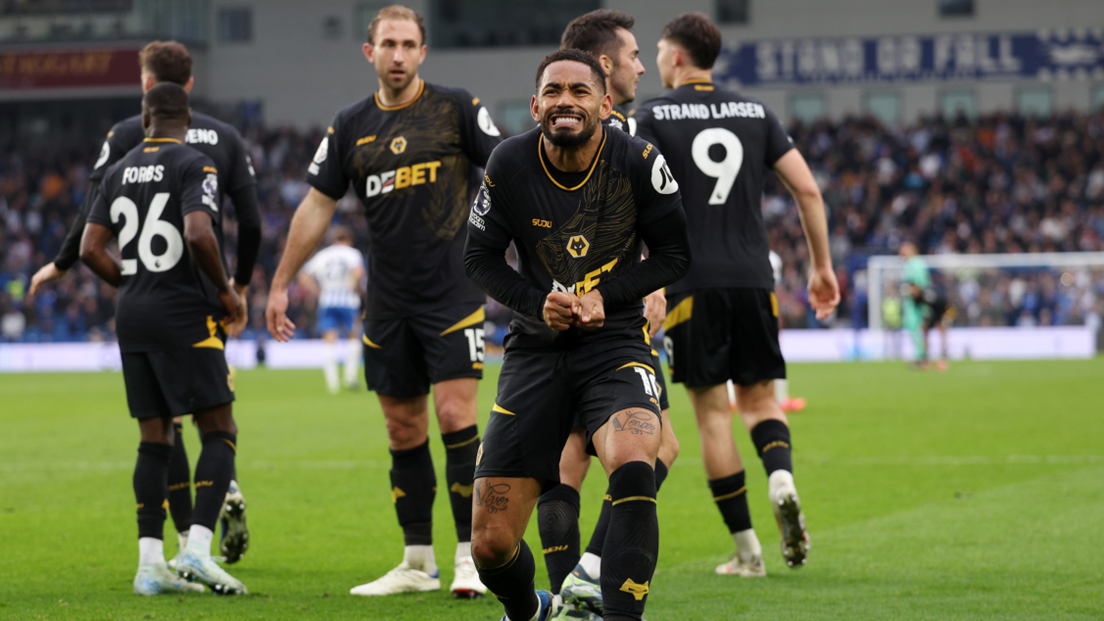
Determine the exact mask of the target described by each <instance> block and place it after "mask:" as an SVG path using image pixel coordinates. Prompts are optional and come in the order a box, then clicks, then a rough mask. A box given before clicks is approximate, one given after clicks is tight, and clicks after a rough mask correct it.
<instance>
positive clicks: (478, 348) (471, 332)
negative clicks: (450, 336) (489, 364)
mask: <svg viewBox="0 0 1104 621" xmlns="http://www.w3.org/2000/svg"><path fill="white" fill-rule="evenodd" d="M464 336H466V337H467V338H468V355H469V356H471V361H472V362H483V328H468V329H466V330H464Z"/></svg>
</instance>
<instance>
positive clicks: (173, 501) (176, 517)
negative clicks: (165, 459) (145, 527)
mask: <svg viewBox="0 0 1104 621" xmlns="http://www.w3.org/2000/svg"><path fill="white" fill-rule="evenodd" d="M173 431H175V432H176V434H175V435H176V439H175V441H174V442H173V452H172V461H170V462H169V513H170V514H171V515H172V520H173V526H175V527H176V532H178V533H187V532H188V529H189V528H191V527H192V471H191V468H190V467H189V466H188V452H187V451H186V450H185V449H184V436H183V433H184V426H183V425H181V424H180V423H174V424H173Z"/></svg>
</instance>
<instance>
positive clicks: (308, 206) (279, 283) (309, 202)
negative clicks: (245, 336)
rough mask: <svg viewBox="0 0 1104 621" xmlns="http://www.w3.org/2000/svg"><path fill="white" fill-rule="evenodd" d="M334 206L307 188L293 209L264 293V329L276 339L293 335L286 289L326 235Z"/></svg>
mask: <svg viewBox="0 0 1104 621" xmlns="http://www.w3.org/2000/svg"><path fill="white" fill-rule="evenodd" d="M335 209H337V200H336V199H333V198H330V197H329V196H326V195H325V194H323V193H322V192H319V191H318V190H317V189H315V188H311V189H310V192H308V193H307V196H306V198H304V199H303V202H301V203H299V208H298V209H296V210H295V217H293V218H292V219H291V230H289V231H288V240H287V245H286V246H284V256H283V257H281V258H280V265H279V266H278V267H277V268H276V274H275V276H273V277H272V288H271V289H269V292H268V307H267V308H266V309H265V320H266V321H267V323H268V331H269V333H270V334H272V338H274V339H276V340H277V341H281V342H286V341H287V340H289V339H290V338H291V337H293V336H294V335H295V324H294V323H292V322H291V320H290V319H288V316H287V308H288V297H287V288H288V285H289V284H291V280H292V279H293V278H295V275H296V274H298V273H299V270H300V269H301V268H302V267H303V263H306V261H307V257H308V256H310V253H311V251H312V250H314V248H315V246H317V245H318V242H319V241H321V240H322V236H323V235H325V234H326V229H327V228H328V227H329V226H330V220H331V219H332V218H333V214H334V210H335Z"/></svg>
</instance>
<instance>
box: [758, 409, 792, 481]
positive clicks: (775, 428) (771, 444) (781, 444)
mask: <svg viewBox="0 0 1104 621" xmlns="http://www.w3.org/2000/svg"><path fill="white" fill-rule="evenodd" d="M751 441H752V442H754V443H755V450H756V451H758V453H759V459H762V460H763V467H764V468H765V469H766V470H767V476H768V477H769V476H770V475H771V473H772V472H774V471H775V470H785V471H786V472H793V458H792V456H791V452H790V428H789V427H787V426H786V423H784V422H782V421H780V420H775V419H773V418H769V419H767V420H765V421H763V422H761V423H759V424H758V425H756V426H755V427H754V428H753V429H752V430H751Z"/></svg>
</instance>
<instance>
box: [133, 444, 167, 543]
mask: <svg viewBox="0 0 1104 621" xmlns="http://www.w3.org/2000/svg"><path fill="white" fill-rule="evenodd" d="M172 450H173V449H172V446H170V445H168V444H159V443H157V442H141V443H139V444H138V461H137V462H136V463H135V464H134V499H135V500H136V501H138V538H139V539H141V538H143V537H152V538H153V539H161V538H163V537H164V536H165V502H166V499H167V498H168V495H169V461H170V460H171V459H172Z"/></svg>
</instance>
